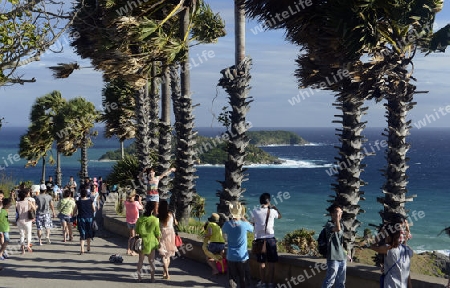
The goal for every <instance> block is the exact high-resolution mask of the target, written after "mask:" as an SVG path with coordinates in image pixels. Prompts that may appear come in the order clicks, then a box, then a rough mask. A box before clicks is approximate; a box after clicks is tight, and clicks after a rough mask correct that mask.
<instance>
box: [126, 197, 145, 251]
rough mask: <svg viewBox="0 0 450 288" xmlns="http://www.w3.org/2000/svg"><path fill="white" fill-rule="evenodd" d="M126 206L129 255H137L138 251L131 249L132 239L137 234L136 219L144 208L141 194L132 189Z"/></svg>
mask: <svg viewBox="0 0 450 288" xmlns="http://www.w3.org/2000/svg"><path fill="white" fill-rule="evenodd" d="M124 206H125V221H126V222H127V227H128V231H129V235H130V238H128V246H127V255H131V256H137V255H138V254H136V252H134V251H131V248H130V241H131V239H132V238H133V237H134V236H136V229H135V228H136V221H137V220H138V218H139V211H140V210H142V209H144V207H142V202H141V196H139V195H137V194H136V191H134V190H133V191H132V192H131V193H130V194H128V196H127V199H126V200H125V201H124Z"/></svg>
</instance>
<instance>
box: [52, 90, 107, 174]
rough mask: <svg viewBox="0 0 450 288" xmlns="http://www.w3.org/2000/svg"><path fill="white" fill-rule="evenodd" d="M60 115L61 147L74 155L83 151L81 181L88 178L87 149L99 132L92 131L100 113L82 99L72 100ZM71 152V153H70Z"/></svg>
mask: <svg viewBox="0 0 450 288" xmlns="http://www.w3.org/2000/svg"><path fill="white" fill-rule="evenodd" d="M60 111H61V113H58V117H57V119H56V120H57V123H60V125H62V127H65V128H64V133H62V134H61V141H60V145H61V146H62V147H63V149H64V151H67V152H66V153H74V152H75V151H76V150H77V149H78V148H80V149H81V159H80V160H81V170H80V173H79V176H80V179H84V178H85V177H88V175H89V174H88V158H87V148H88V147H89V146H91V145H92V140H91V137H92V136H96V135H97V132H96V131H92V128H93V127H94V124H95V123H96V122H98V120H99V113H98V111H97V110H96V109H95V106H94V104H93V103H91V102H89V101H86V99H84V98H82V97H76V98H73V99H70V100H69V101H68V102H67V104H66V105H64V106H63V107H62V108H61V110H60ZM69 151H70V152H69Z"/></svg>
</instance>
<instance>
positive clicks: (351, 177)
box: [330, 85, 367, 255]
mask: <svg viewBox="0 0 450 288" xmlns="http://www.w3.org/2000/svg"><path fill="white" fill-rule="evenodd" d="M346 86H347V87H344V88H343V92H341V93H339V94H338V95H337V101H336V102H337V103H336V104H334V106H336V107H337V109H340V110H341V111H342V115H336V116H337V117H342V120H335V121H333V123H342V129H336V130H337V131H338V133H339V132H340V134H337V135H339V136H340V139H339V141H340V142H341V146H340V147H336V148H337V149H338V150H339V153H338V154H339V156H338V157H335V159H336V161H337V165H338V167H337V168H336V169H337V174H335V177H336V180H337V184H332V186H333V190H334V191H335V192H336V196H334V195H330V197H332V198H334V201H333V202H334V203H336V204H339V205H341V206H342V207H343V212H344V213H343V217H342V220H343V224H344V248H345V249H346V251H348V252H349V253H351V254H350V255H353V247H354V246H353V243H354V242H355V238H356V232H357V231H356V229H357V228H358V227H359V226H360V224H361V222H360V221H358V220H357V219H356V217H357V215H358V214H359V213H361V212H364V211H363V210H362V209H360V205H359V204H358V203H359V201H360V200H364V198H363V197H361V195H362V194H364V192H363V191H361V190H360V187H361V186H364V185H365V184H366V183H365V182H364V181H362V180H361V178H360V174H361V171H363V168H364V167H365V166H366V165H365V164H361V162H362V160H363V159H364V156H365V154H364V153H363V152H362V146H363V143H364V142H366V139H364V136H362V134H361V132H362V131H363V129H364V128H365V126H366V125H365V123H366V122H361V116H362V115H364V114H366V113H365V111H366V110H367V107H363V105H364V99H361V98H359V97H358V96H355V93H349V92H352V91H354V89H357V87H353V88H352V87H351V86H350V85H346ZM352 89H353V90H352Z"/></svg>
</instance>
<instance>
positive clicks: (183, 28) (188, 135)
mask: <svg viewBox="0 0 450 288" xmlns="http://www.w3.org/2000/svg"><path fill="white" fill-rule="evenodd" d="M195 2H196V1H195V0H191V1H186V2H185V3H184V6H183V8H184V9H183V11H182V12H181V13H180V30H179V31H180V38H184V37H185V35H188V34H189V32H190V31H189V26H190V21H191V18H190V13H191V11H192V10H194V9H195V5H196V3H195ZM188 41H189V40H188V39H186V49H185V51H184V59H183V60H182V61H181V63H180V91H179V92H180V93H179V94H177V95H173V96H175V98H173V105H174V109H173V110H174V112H175V111H176V112H175V121H176V122H175V131H176V134H177V140H176V152H175V154H176V161H175V163H176V167H177V173H176V174H175V178H174V180H173V185H174V193H175V195H176V218H177V219H178V220H180V221H183V222H185V224H186V223H187V221H188V220H189V217H190V212H191V202H192V196H193V193H196V191H195V184H194V180H195V178H197V177H196V176H195V175H194V173H195V171H196V169H195V168H194V158H193V156H194V152H193V146H194V145H195V140H194V136H195V133H194V131H193V128H194V125H193V123H194V122H193V121H194V116H193V113H192V98H191V88H190V81H191V80H190V69H189V67H188V65H189V49H188V48H187V47H188V45H189V42H188Z"/></svg>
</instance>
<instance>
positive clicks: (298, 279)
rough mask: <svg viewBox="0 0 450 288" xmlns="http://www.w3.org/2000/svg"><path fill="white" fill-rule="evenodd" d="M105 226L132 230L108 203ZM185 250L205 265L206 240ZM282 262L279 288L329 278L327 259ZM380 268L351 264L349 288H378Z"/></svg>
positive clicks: (428, 286) (428, 285) (190, 242)
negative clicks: (204, 246)
mask: <svg viewBox="0 0 450 288" xmlns="http://www.w3.org/2000/svg"><path fill="white" fill-rule="evenodd" d="M103 227H104V228H105V229H106V230H108V231H110V232H113V233H116V234H119V235H122V236H124V237H128V228H127V226H126V222H125V217H123V216H118V215H117V213H116V211H115V208H114V203H113V202H109V201H107V202H106V203H105V205H104V206H103ZM180 236H181V237H182V238H183V243H184V245H185V246H184V247H183V248H182V249H181V251H180V252H181V253H182V254H183V256H185V257H187V258H190V259H194V260H196V261H199V262H205V263H206V260H205V255H204V253H203V250H202V240H201V239H199V237H198V236H197V235H192V234H186V233H180ZM279 256H280V257H279V262H278V263H277V264H276V267H275V278H276V281H277V283H279V284H278V285H277V287H278V288H292V287H296V286H297V285H301V287H311V288H316V287H320V286H321V284H322V281H323V279H324V278H325V273H326V271H325V269H326V260H325V259H322V258H316V257H307V256H297V255H292V254H286V253H280V255H279ZM250 257H251V259H250V267H251V273H252V276H253V277H255V278H258V277H259V272H258V263H257V262H256V260H255V259H254V258H253V257H252V256H250ZM411 277H412V285H413V287H414V288H438V287H439V288H442V287H443V286H445V285H446V283H447V280H446V279H443V278H437V277H431V276H425V275H416V274H411ZM379 278H380V269H379V268H377V267H374V266H369V265H364V264H359V263H347V281H346V287H347V288H361V287H364V288H378V287H380V284H379V281H378V280H379Z"/></svg>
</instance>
